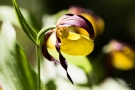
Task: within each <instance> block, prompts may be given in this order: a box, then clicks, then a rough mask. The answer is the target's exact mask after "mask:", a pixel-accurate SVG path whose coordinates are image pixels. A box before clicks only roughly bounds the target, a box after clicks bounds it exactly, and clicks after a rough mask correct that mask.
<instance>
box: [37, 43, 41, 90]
mask: <svg viewBox="0 0 135 90" xmlns="http://www.w3.org/2000/svg"><path fill="white" fill-rule="evenodd" d="M36 53H37V60H38V63H37V64H38V76H37V88H38V89H37V90H41V88H40V45H37V46H36Z"/></svg>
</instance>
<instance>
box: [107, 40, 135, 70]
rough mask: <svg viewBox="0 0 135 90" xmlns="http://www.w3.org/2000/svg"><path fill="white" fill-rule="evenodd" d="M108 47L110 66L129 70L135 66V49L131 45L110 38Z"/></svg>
mask: <svg viewBox="0 0 135 90" xmlns="http://www.w3.org/2000/svg"><path fill="white" fill-rule="evenodd" d="M108 49H109V55H110V56H111V61H112V66H114V67H115V68H117V69H120V70H130V69H133V68H134V67H135V50H134V49H133V48H132V47H131V46H129V45H127V44H124V43H122V42H119V41H116V40H112V41H111V42H110V43H109V46H108Z"/></svg>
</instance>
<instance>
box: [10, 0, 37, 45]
mask: <svg viewBox="0 0 135 90" xmlns="http://www.w3.org/2000/svg"><path fill="white" fill-rule="evenodd" d="M12 2H13V6H14V9H15V12H16V15H17V17H18V21H19V23H20V25H21V27H22V29H23V31H24V32H25V33H26V35H27V36H28V37H29V38H30V39H31V40H32V41H33V42H34V43H35V44H36V37H37V32H36V30H34V29H33V28H32V27H31V26H30V25H29V24H28V23H27V21H26V20H25V18H24V17H23V15H22V13H21V11H20V9H19V7H18V5H17V3H16V0H12Z"/></svg>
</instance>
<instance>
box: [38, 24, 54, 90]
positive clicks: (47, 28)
mask: <svg viewBox="0 0 135 90" xmlns="http://www.w3.org/2000/svg"><path fill="white" fill-rule="evenodd" d="M55 27H56V25H50V26H46V27H45V28H43V29H41V30H40V31H39V33H38V35H37V39H36V44H37V45H36V54H37V61H38V62H37V67H38V75H37V90H41V84H40V83H41V81H40V59H41V58H40V43H41V42H40V41H41V40H40V39H41V37H42V36H43V35H44V33H45V32H47V31H48V30H50V29H52V28H55Z"/></svg>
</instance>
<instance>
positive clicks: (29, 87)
mask: <svg viewBox="0 0 135 90" xmlns="http://www.w3.org/2000/svg"><path fill="white" fill-rule="evenodd" d="M0 83H1V85H2V88H3V90H37V75H36V73H35V72H34V70H33V69H32V68H31V67H30V65H29V63H28V61H27V59H26V56H25V54H24V51H23V50H22V48H20V47H19V45H18V44H17V43H16V34H15V31H14V28H13V27H12V25H11V23H10V22H9V21H5V22H4V23H3V24H2V28H1V32H0ZM42 90H45V87H42Z"/></svg>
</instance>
